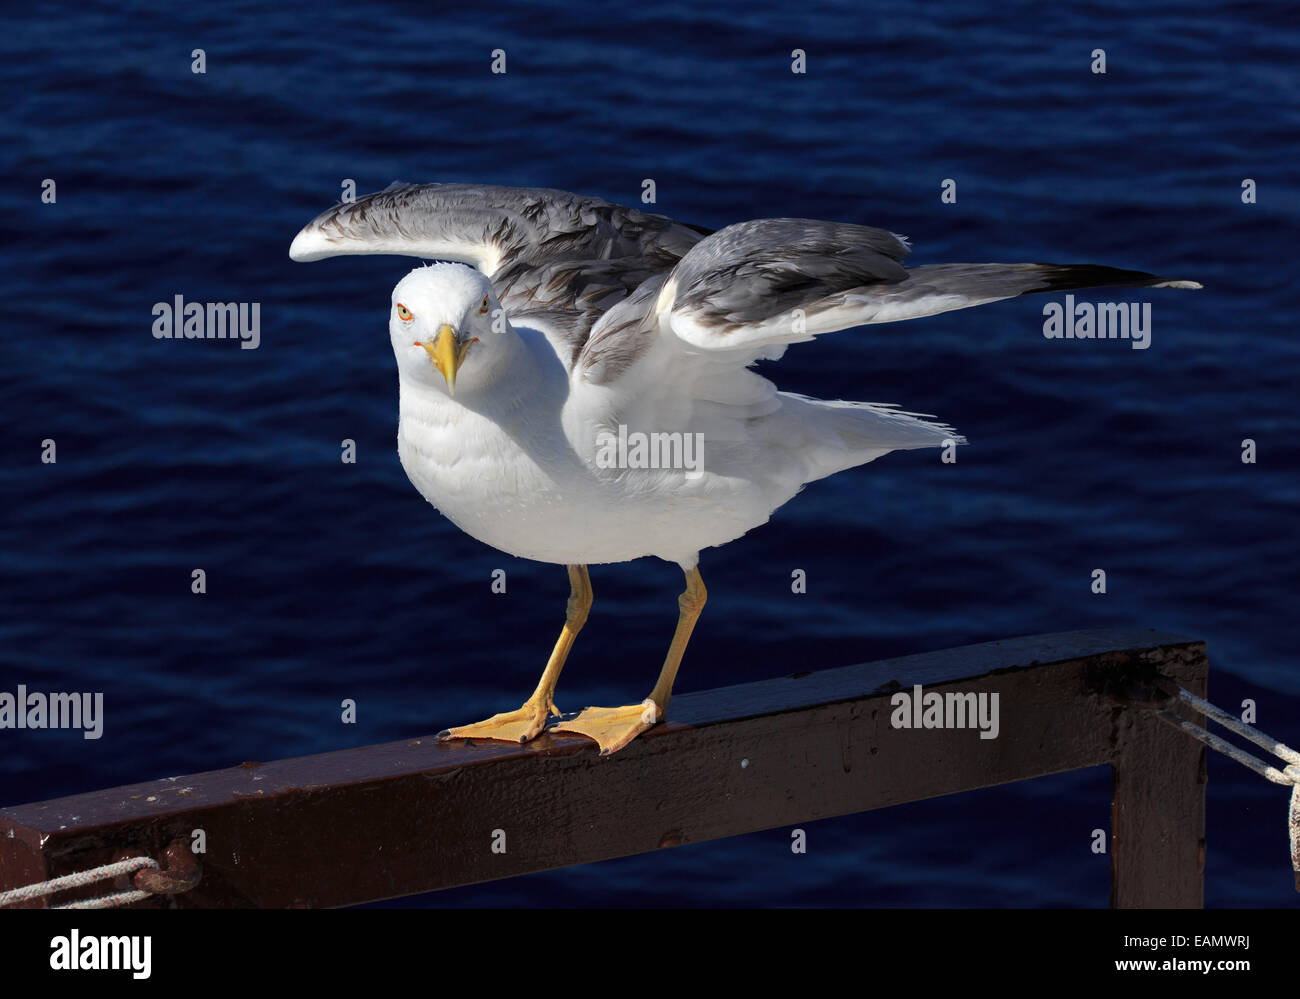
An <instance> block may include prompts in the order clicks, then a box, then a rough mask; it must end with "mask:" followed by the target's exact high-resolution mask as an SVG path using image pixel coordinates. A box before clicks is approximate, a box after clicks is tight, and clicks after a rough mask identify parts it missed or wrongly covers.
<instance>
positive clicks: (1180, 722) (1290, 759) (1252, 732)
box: [1156, 685, 1300, 891]
mask: <svg viewBox="0 0 1300 999" xmlns="http://www.w3.org/2000/svg"><path fill="white" fill-rule="evenodd" d="M1178 699H1179V700H1180V701H1182V702H1183V703H1184V704H1187V705H1190V706H1191V707H1192V708H1193V709H1194V710H1195V711H1197V712H1199V713H1200V714H1202V715H1204V716H1205V717H1206V718H1209V719H1211V720H1212V721H1216V722H1218V723H1219V724H1220V725H1222V726H1223V727H1224V728H1227V729H1231V730H1232V731H1233V732H1236V733H1237V734H1238V735H1240V736H1242V737H1244V738H1246V739H1249V740H1250V741H1251V742H1253V743H1254V744H1255V745H1257V746H1262V747H1263V748H1264V749H1267V750H1268V751H1269V752H1270V753H1272V754H1273V755H1274V756H1276V757H1277V758H1278V759H1279V760H1281V761H1282V762H1284V763H1285V764H1287V766H1286V768H1285V769H1282V770H1279V769H1278V768H1277V767H1275V766H1271V765H1270V764H1268V763H1266V762H1264V761H1263V760H1261V759H1259V758H1258V757H1256V756H1252V755H1251V754H1250V753H1248V752H1246V751H1245V750H1244V749H1238V748H1237V747H1236V746H1234V745H1233V744H1232V743H1230V742H1228V741H1227V740H1226V739H1221V738H1220V737H1219V736H1217V735H1215V734H1214V733H1213V732H1209V731H1207V730H1206V729H1203V728H1202V727H1201V726H1200V725H1194V724H1193V723H1192V722H1189V721H1187V720H1186V719H1184V718H1179V717H1178V716H1177V715H1176V714H1174V713H1173V712H1172V711H1171V710H1169V709H1168V708H1162V709H1160V710H1158V711H1156V716H1157V717H1158V718H1161V719H1162V720H1164V721H1166V722H1168V723H1169V724H1170V725H1175V726H1177V727H1178V728H1180V729H1182V730H1183V731H1184V732H1186V733H1187V734H1188V735H1190V736H1191V737H1192V738H1193V739H1199V740H1200V741H1201V742H1203V743H1205V745H1207V746H1209V747H1210V748H1211V749H1215V750H1218V751H1219V752H1220V753H1222V754H1223V755H1224V756H1226V757H1228V758H1229V759H1232V760H1236V761H1237V762H1238V763H1240V764H1242V765H1243V766H1247V767H1250V769H1251V770H1254V771H1255V773H1257V774H1259V775H1260V776H1261V777H1263V778H1265V779H1266V780H1271V781H1272V782H1273V783H1274V784H1283V785H1289V786H1290V788H1291V808H1290V810H1289V812H1288V813H1287V832H1288V834H1289V836H1290V839H1291V869H1292V870H1293V871H1294V872H1295V875H1296V879H1295V881H1296V891H1300V753H1297V752H1296V751H1295V750H1294V749H1292V748H1291V747H1290V746H1288V745H1286V744H1285V743H1283V742H1279V741H1278V740H1277V739H1274V738H1273V737H1272V736H1270V735H1265V734H1264V733H1263V732H1261V731H1260V730H1259V729H1257V728H1255V727H1254V726H1253V725H1247V724H1246V723H1245V722H1243V721H1241V720H1240V719H1238V718H1236V717H1235V716H1233V715H1230V714H1228V712H1226V711H1224V710H1223V709H1222V708H1219V707H1215V706H1214V705H1213V704H1211V703H1210V702H1209V701H1207V700H1205V699H1204V698H1200V697H1197V696H1196V695H1195V694H1193V693H1191V692H1190V691H1188V690H1185V689H1183V687H1182V686H1181V685H1179V687H1178Z"/></svg>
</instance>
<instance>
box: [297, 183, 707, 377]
mask: <svg viewBox="0 0 1300 999" xmlns="http://www.w3.org/2000/svg"><path fill="white" fill-rule="evenodd" d="M708 233H709V230H707V229H701V228H697V227H695V226H690V225H686V224H683V223H680V222H674V221H673V220H672V219H669V218H667V217H665V216H663V215H651V214H648V213H646V212H642V211H638V210H637V209H635V208H628V207H625V206H623V205H617V204H614V203H613V202H609V201H605V200H603V199H602V198H591V197H584V196H582V195H577V194H570V193H568V192H567V191H557V190H551V189H548V188H540V187H499V186H494V185H475V184H418V185H414V184H394V185H392V186H390V187H388V188H387V189H386V190H383V191H379V192H377V193H375V194H368V195H365V196H364V197H360V198H357V199H356V201H355V202H352V203H350V204H340V205H335V206H334V207H333V208H330V209H329V210H328V211H325V212H322V213H321V214H320V215H318V216H317V217H316V218H315V219H313V220H312V221H311V222H309V223H308V224H307V225H306V226H304V227H303V229H302V231H301V232H299V233H298V235H297V237H296V238H295V239H294V241H293V245H292V246H291V247H290V249H289V255H290V256H291V257H292V258H293V259H294V260H304V261H305V260H320V259H322V258H324V257H333V256H339V255H345V254H371V253H384V254H401V255H405V256H413V257H423V258H425V259H436V260H454V261H459V262H461V263H466V264H469V265H471V266H473V267H477V268H478V269H479V270H481V271H483V272H484V273H485V274H487V275H488V277H490V278H491V279H492V285H493V288H494V290H495V291H496V293H497V297H498V298H499V299H500V301H501V304H502V305H503V306H504V307H505V309H506V311H507V313H508V314H509V315H510V318H511V321H512V322H523V323H527V322H528V321H530V320H535V321H538V322H539V323H543V324H545V325H546V326H547V327H548V329H549V330H550V331H551V332H553V333H555V334H557V335H558V336H559V337H560V338H561V339H562V340H564V341H565V342H567V343H568V344H569V346H570V348H571V350H572V352H573V356H576V355H577V352H578V350H579V349H580V348H581V347H582V345H583V343H585V341H586V339H587V336H588V334H589V333H590V331H591V328H592V326H593V325H594V324H595V323H596V321H597V320H598V319H599V318H600V317H601V316H602V315H603V314H604V313H605V312H606V311H607V310H608V309H609V308H610V307H611V306H613V305H615V304H616V303H618V302H620V301H622V300H623V299H625V298H626V297H627V296H629V295H630V294H631V293H632V292H633V291H635V290H636V288H638V287H639V286H640V285H641V284H642V283H643V282H644V281H646V280H647V279H649V278H651V277H654V276H655V275H658V274H661V273H666V272H667V271H669V270H670V269H671V268H673V267H674V266H675V265H676V264H677V263H678V262H679V261H680V260H681V259H682V258H683V257H684V256H685V255H686V254H687V252H688V251H689V250H690V249H691V248H692V247H693V246H695V245H696V244H697V243H698V242H699V241H700V240H701V239H703V238H704V237H705V236H706V235H708ZM566 360H567V361H572V357H571V358H566Z"/></svg>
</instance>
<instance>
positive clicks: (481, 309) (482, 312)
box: [478, 295, 488, 316]
mask: <svg viewBox="0 0 1300 999" xmlns="http://www.w3.org/2000/svg"><path fill="white" fill-rule="evenodd" d="M487 310H488V297H487V296H486V295H484V296H483V301H482V302H481V303H479V307H478V314H479V315H480V316H486V315H487Z"/></svg>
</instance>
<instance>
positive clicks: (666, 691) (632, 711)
mask: <svg viewBox="0 0 1300 999" xmlns="http://www.w3.org/2000/svg"><path fill="white" fill-rule="evenodd" d="M707 598H708V592H707V591H706V590H705V589H704V580H703V579H701V578H700V570H699V569H698V568H691V569H688V570H686V590H685V592H683V593H682V595H681V596H680V597H678V598H677V607H678V615H677V630H676V631H675V632H674V633H673V641H672V644H671V645H670V646H668V655H667V657H666V658H665V659H664V666H663V669H662V670H660V671H659V679H658V680H657V681H656V682H655V686H654V690H652V691H650V696H649V697H647V698H646V699H645V700H644V701H642V702H641V703H640V704H626V705H624V706H623V707H619V708H587V709H585V710H584V711H582V712H581V713H580V714H579V715H578V717H576V718H574V719H573V720H572V721H566V722H560V723H559V724H558V725H556V726H554V727H553V729H552V730H553V731H555V732H576V733H577V734H579V735H585V736H587V737H588V738H591V739H595V740H596V742H597V743H599V744H600V755H601V756H608V755H609V754H610V753H617V752H618V751H619V750H620V749H622V748H623V747H624V746H626V745H627V744H628V743H629V742H631V741H632V740H633V739H635V738H636V737H637V736H638V735H640V734H641V733H642V732H644V731H646V729H648V728H651V727H652V726H654V725H655V724H657V723H658V722H661V721H663V720H664V717H665V716H666V715H667V714H668V702H669V701H670V700H671V699H672V696H673V682H674V681H675V680H676V679H677V667H679V666H680V665H681V664H682V654H683V653H685V651H686V643H687V642H689V641H690V640H691V632H692V631H693V630H694V629H695V622H696V621H697V620H698V619H699V617H700V611H702V610H703V609H704V601H705V600H706V599H707Z"/></svg>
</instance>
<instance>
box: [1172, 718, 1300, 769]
mask: <svg viewBox="0 0 1300 999" xmlns="http://www.w3.org/2000/svg"><path fill="white" fill-rule="evenodd" d="M1157 714H1159V715H1160V717H1161V718H1163V719H1164V720H1165V721H1167V722H1169V723H1170V724H1171V725H1176V726H1178V728H1181V729H1182V730H1183V731H1184V732H1186V733H1187V734H1188V735H1190V736H1191V737H1192V738H1193V739H1199V740H1200V741H1201V742H1203V743H1205V744H1206V745H1207V746H1209V747H1210V748H1211V749H1217V750H1218V751H1219V752H1220V753H1222V754H1223V755H1224V756H1227V757H1229V758H1230V759H1233V760H1236V761H1237V762H1238V763H1240V764H1241V765H1242V766H1246V767H1250V769H1251V770H1254V771H1255V773H1257V774H1259V775H1260V776H1261V777H1263V778H1265V779H1266V780H1271V781H1272V782H1273V783H1274V784H1285V785H1287V786H1288V787H1289V786H1291V785H1293V784H1295V783H1296V781H1297V780H1300V766H1297V765H1295V764H1292V765H1291V766H1289V767H1287V768H1286V769H1285V770H1279V769H1277V767H1273V766H1269V764H1267V763H1265V762H1264V761H1263V760H1261V759H1259V758H1258V757H1256V756H1251V755H1250V754H1249V753H1248V752H1246V751H1245V750H1244V749H1238V748H1237V747H1236V746H1234V745H1233V744H1232V743H1230V742H1228V740H1227V739H1223V738H1220V737H1219V736H1217V735H1215V734H1214V733H1213V732H1208V731H1206V730H1205V729H1203V728H1201V726H1199V725H1194V724H1192V723H1191V722H1189V721H1187V720H1186V719H1184V718H1179V717H1178V716H1177V715H1176V714H1174V713H1173V712H1171V711H1168V710H1165V711H1159V712H1157ZM1215 720H1216V721H1217V720H1218V719H1217V718H1216V719H1215ZM1252 741H1255V740H1252ZM1278 745H1281V743H1278ZM1282 748H1283V749H1285V748H1286V747H1285V746H1283V747H1282ZM1279 755H1281V754H1279Z"/></svg>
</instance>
